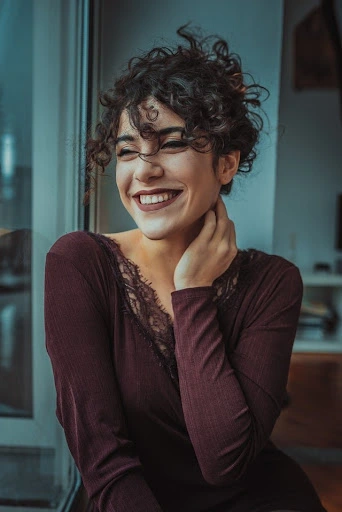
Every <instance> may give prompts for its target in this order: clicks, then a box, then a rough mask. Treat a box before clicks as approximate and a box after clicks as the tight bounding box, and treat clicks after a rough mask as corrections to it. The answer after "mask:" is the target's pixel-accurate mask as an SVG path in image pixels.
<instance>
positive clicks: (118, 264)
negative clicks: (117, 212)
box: [88, 231, 257, 383]
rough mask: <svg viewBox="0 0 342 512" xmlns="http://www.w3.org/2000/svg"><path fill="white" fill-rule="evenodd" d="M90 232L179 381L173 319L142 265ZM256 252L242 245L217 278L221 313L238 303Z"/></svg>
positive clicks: (116, 244)
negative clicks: (249, 263)
mask: <svg viewBox="0 0 342 512" xmlns="http://www.w3.org/2000/svg"><path fill="white" fill-rule="evenodd" d="M88 234H89V235H90V236H91V237H93V238H95V240H96V241H97V242H98V243H99V244H100V245H101V246H102V247H103V249H104V250H105V251H106V253H107V255H108V258H109V261H110V264H111V267H112V269H113V275H114V278H115V281H116V282H117V285H118V288H119V290H120V293H121V295H122V298H123V301H124V304H125V309H126V311H127V313H128V314H129V315H130V316H131V317H132V318H133V320H134V322H135V324H136V326H137V327H138V330H139V331H140V333H141V335H142V336H143V338H145V339H146V341H147V342H148V344H149V345H150V346H151V347H152V349H153V352H154V353H155V355H156V356H157V359H158V360H159V362H160V363H161V365H162V366H164V367H165V368H166V370H167V371H168V373H169V375H170V376H171V378H172V379H173V380H174V381H175V383H178V372H177V363H176V358H175V338H174V331H173V320H172V318H171V316H170V315H169V313H168V312H167V311H166V310H165V309H164V307H163V306H162V304H161V302H160V300H159V297H158V294H157V292H156V291H155V290H154V288H153V287H152V286H151V283H150V282H149V281H148V280H147V279H145V278H144V276H143V275H142V273H141V270H140V267H139V266H138V265H137V264H136V263H135V262H134V261H132V260H130V259H129V258H127V257H126V256H125V255H124V254H123V252H122V250H121V248H120V244H119V242H118V241H117V240H115V239H114V238H111V237H108V236H106V235H103V234H100V233H92V232H89V231H88ZM253 252H257V251H255V250H254V249H247V250H243V249H239V250H238V253H237V255H236V257H235V258H234V260H233V261H232V263H231V265H230V266H229V267H228V269H227V270H226V271H225V272H224V273H223V274H222V275H221V276H220V277H218V278H217V279H216V280H215V281H214V283H213V286H214V288H215V294H214V297H213V300H214V302H215V303H216V304H217V308H218V311H219V313H223V312H225V311H226V310H227V309H229V308H231V307H235V304H236V302H237V300H238V297H239V295H240V294H239V290H240V289H241V288H242V287H243V286H244V285H245V284H246V279H247V280H248V276H247V274H248V272H246V273H245V272H243V275H242V276H241V275H240V273H241V269H242V268H243V269H244V270H247V266H248V262H249V260H250V259H251V258H253V257H254V255H255V254H253Z"/></svg>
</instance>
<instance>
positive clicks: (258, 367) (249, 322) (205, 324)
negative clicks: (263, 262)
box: [172, 266, 302, 485]
mask: <svg viewBox="0 0 342 512" xmlns="http://www.w3.org/2000/svg"><path fill="white" fill-rule="evenodd" d="M275 274H277V270H276V273H275ZM275 274H274V273H273V278H274V279H272V281H271V285H270V286H265V287H264V288H263V289H261V290H260V294H259V298H257V299H256V302H255V307H254V309H253V311H250V312H249V314H248V316H247V317H246V319H245V321H246V322H245V326H244V329H243V331H242V332H241V337H240V339H239V341H238V345H237V347H236V349H235V351H234V352H233V353H232V354H231V355H229V357H228V356H227V355H226V350H225V344H224V342H223V340H222V334H221V332H220V328H219V324H218V318H217V308H216V305H215V303H214V302H213V293H214V291H213V288H211V287H200V288H188V289H183V290H180V291H176V292H173V294H172V301H173V309H174V315H175V321H174V326H175V327H174V328H175V339H176V358H177V366H178V374H179V383H180V392H181V400H182V407H183V411H184V416H185V421H186V425H187V429H188V432H189V435H190V438H191V441H192V444H193V446H194V449H195V452H196V455H197V459H198V462H199V465H200V467H201V470H202V473H203V476H204V478H205V479H206V480H207V481H208V482H209V483H211V484H213V485H224V484H227V483H229V482H230V481H232V480H235V479H238V478H239V477H240V476H242V475H243V473H244V472H245V470H246V469H247V467H248V465H249V463H250V462H251V461H252V460H253V459H254V457H255V456H256V455H257V454H258V453H259V452H260V450H261V449H262V448H263V447H264V446H265V444H266V442H267V441H268V439H269V437H270V434H271V432H272V429H273V426H274V423H275V421H276V419H277V417H278V415H279V413H280V410H281V404H282V400H283V397H284V393H285V389H286V383H287V377H288V369H289V364H290V357H291V351H292V345H293V341H294V337H295V332H296V326H297V321H298V316H299V311H300V304H301V298H302V281H301V277H300V274H299V271H298V269H297V268H296V267H294V266H291V267H288V268H287V269H286V270H284V268H283V271H282V272H281V273H280V274H279V276H277V277H276V278H275Z"/></svg>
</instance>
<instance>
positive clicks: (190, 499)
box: [45, 231, 324, 512]
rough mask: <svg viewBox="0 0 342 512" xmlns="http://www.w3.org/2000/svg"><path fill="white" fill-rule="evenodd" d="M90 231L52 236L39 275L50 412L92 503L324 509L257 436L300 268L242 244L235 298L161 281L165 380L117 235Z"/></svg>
mask: <svg viewBox="0 0 342 512" xmlns="http://www.w3.org/2000/svg"><path fill="white" fill-rule="evenodd" d="M102 238H103V237H102ZM102 241H103V240H102ZM100 242H101V237H100V236H96V235H93V234H92V235H91V234H90V233H87V232H82V231H78V232H74V233H69V234H67V235H64V236H63V237H61V238H60V239H59V240H58V241H57V242H56V243H55V244H54V245H53V247H52V248H51V249H50V251H49V253H48V255H47V261H46V282H45V323H46V346H47V350H48V353H49V356H50V358H51V363H52V368H53V372H54V378H55V385H56V392H57V410H56V413H57V417H58V420H59V421H60V423H61V425H62V427H63V428H64V431H65V436H66V440H67V442H68V446H69V448H70V451H71V454H72V456H73V458H74V460H75V463H76V465H77V467H78V469H79V471H80V473H81V476H82V479H83V482H84V485H85V488H86V490H87V492H88V495H89V497H90V498H91V499H92V500H93V501H94V503H95V504H96V507H97V509H98V510H99V511H101V512H102V511H104V512H132V511H134V512H157V511H158V512H160V511H164V512H182V511H184V512H228V511H229V512H269V511H271V510H275V509H295V510H300V511H302V512H322V511H323V510H324V509H323V507H322V506H321V505H320V502H319V500H318V498H317V495H316V493H315V491H314V489H313V487H312V486H311V484H310V482H309V481H308V479H307V478H306V476H305V474H304V473H303V471H302V470H301V469H300V467H299V466H298V465H297V464H296V463H295V462H294V461H292V459H290V458H289V457H287V456H286V455H285V454H283V453H282V452H281V451H279V450H278V449H277V448H276V447H275V446H274V445H273V444H272V443H271V442H270V441H269V438H270V434H271V432H272V429H273V426H274V423H275V421H276V419H277V417H278V415H279V413H280V410H281V404H282V400H283V398H284V394H285V389H286V381H287V375H288V369H289V362H290V356H291V350H292V344H293V340H294V336H295V331H296V325H297V321H298V315H299V310H300V303H301V298H302V290H303V286H302V281H301V277H300V273H299V270H298V268H297V267H295V266H294V265H293V264H291V263H290V262H288V261H287V260H285V259H283V258H281V257H279V256H273V255H268V254H266V253H263V252H261V251H255V250H254V256H257V257H254V258H253V260H251V261H250V263H249V264H247V265H246V264H245V265H244V266H243V267H241V272H240V276H239V281H240V283H241V282H242V283H245V285H244V286H240V287H237V288H238V289H239V294H238V296H237V297H235V298H234V307H233V308H225V309H221V310H220V309H219V308H218V306H217V304H216V302H215V300H214V299H215V297H214V294H215V292H214V288H213V287H202V288H189V289H184V290H180V291H176V292H173V294H172V304H173V309H174V326H173V328H174V344H175V349H174V353H175V358H176V363H177V373H178V378H177V379H176V380H175V379H173V378H172V377H171V376H170V374H169V373H168V371H167V369H166V368H165V366H164V365H163V364H162V362H161V361H162V360H161V359H160V358H158V355H157V354H156V350H155V349H153V346H152V345H153V340H151V339H150V337H149V336H148V335H147V334H146V333H145V332H144V331H143V330H142V329H141V326H139V324H138V322H137V320H136V318H135V317H134V315H133V314H132V311H131V310H130V308H129V307H128V303H127V300H126V298H127V289H125V286H124V282H123V280H122V275H119V274H118V270H117V266H116V265H115V261H116V260H117V257H118V254H116V251H115V246H113V250H112V252H111V255H108V251H106V250H104V247H103V243H102V244H101V243H100ZM113 261H114V264H113ZM247 275H248V277H249V278H248V279H244V277H245V276H247Z"/></svg>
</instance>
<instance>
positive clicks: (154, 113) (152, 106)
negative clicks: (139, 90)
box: [118, 98, 185, 136]
mask: <svg viewBox="0 0 342 512" xmlns="http://www.w3.org/2000/svg"><path fill="white" fill-rule="evenodd" d="M139 112H140V114H141V120H142V122H143V123H144V122H146V123H151V122H152V124H153V128H155V130H160V129H162V128H166V127H168V126H185V121H184V119H182V118H181V117H180V116H179V115H178V114H176V113H175V112H173V111H172V110H171V109H169V108H168V107H167V106H166V105H163V103H160V102H159V101H158V100H156V99H154V98H151V99H148V100H146V101H144V102H143V103H142V104H141V105H140V106H139ZM151 119H152V121H151ZM133 133H135V134H136V133H137V130H136V128H135V127H134V126H132V125H131V123H130V120H129V116H128V113H127V110H124V111H123V112H122V114H121V116H120V121H119V128H118V136H121V135H123V134H133Z"/></svg>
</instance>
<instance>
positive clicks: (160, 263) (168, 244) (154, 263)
mask: <svg viewBox="0 0 342 512" xmlns="http://www.w3.org/2000/svg"><path fill="white" fill-rule="evenodd" d="M202 226H203V221H201V222H199V223H198V224H197V225H196V226H192V227H191V229H188V230H186V231H185V230H184V231H182V232H178V233H175V234H173V235H172V236H170V237H168V238H164V239H162V240H151V239H149V238H147V237H146V236H145V235H144V234H143V233H141V232H140V233H139V237H140V241H139V247H140V250H141V254H142V256H143V258H144V260H145V262H146V264H147V265H148V266H150V267H153V271H154V273H156V274H157V273H159V272H160V273H163V275H164V276H165V277H168V278H169V279H170V280H172V282H173V275H174V271H175V268H176V266H177V264H178V262H179V260H180V259H181V257H182V256H183V254H184V252H185V251H186V249H187V248H188V247H189V245H190V244H191V242H192V241H193V240H194V239H195V238H196V237H197V236H198V234H199V233H200V231H201V229H202Z"/></svg>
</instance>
